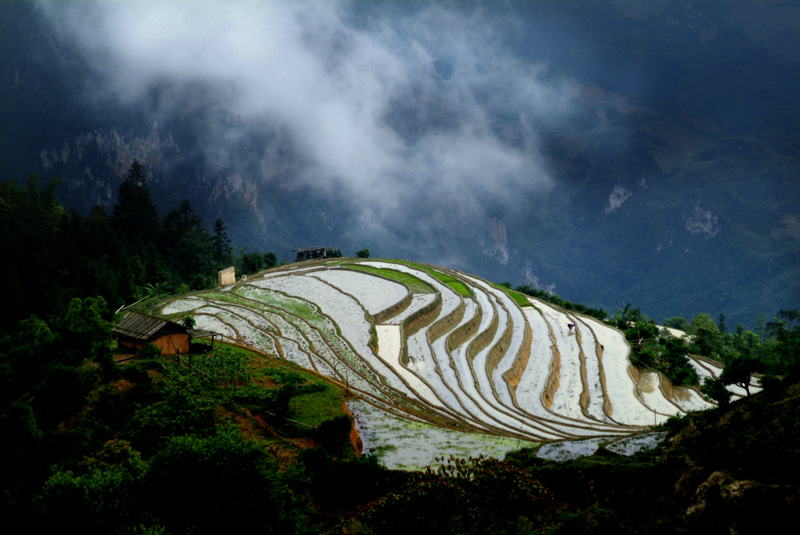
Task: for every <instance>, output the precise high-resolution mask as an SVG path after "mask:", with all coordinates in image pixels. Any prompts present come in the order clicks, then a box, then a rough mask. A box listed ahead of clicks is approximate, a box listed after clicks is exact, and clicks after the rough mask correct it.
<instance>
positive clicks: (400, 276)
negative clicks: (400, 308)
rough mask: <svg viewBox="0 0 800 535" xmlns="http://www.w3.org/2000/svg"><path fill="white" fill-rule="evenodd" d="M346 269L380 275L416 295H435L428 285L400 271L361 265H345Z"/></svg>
mask: <svg viewBox="0 0 800 535" xmlns="http://www.w3.org/2000/svg"><path fill="white" fill-rule="evenodd" d="M347 267H348V268H352V269H357V270H359V271H366V272H367V273H372V274H373V275H380V276H382V277H386V278H387V279H392V280H396V281H398V282H402V283H403V284H405V285H406V286H408V287H409V289H410V290H411V292H412V293H416V294H432V293H436V290H434V289H433V288H432V287H431V285H430V284H428V283H426V282H423V281H421V280H419V279H418V278H417V277H415V276H414V275H411V274H410V273H403V272H402V271H396V270H394V269H384V268H375V267H372V266H364V265H362V264H347Z"/></svg>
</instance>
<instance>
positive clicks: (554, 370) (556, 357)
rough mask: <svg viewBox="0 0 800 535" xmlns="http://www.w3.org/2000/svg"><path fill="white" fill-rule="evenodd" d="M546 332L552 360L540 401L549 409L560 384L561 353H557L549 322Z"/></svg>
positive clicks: (556, 345)
mask: <svg viewBox="0 0 800 535" xmlns="http://www.w3.org/2000/svg"><path fill="white" fill-rule="evenodd" d="M547 331H548V333H549V335H550V347H552V348H553V359H552V360H551V361H550V373H549V374H548V376H547V381H545V383H544V388H543V389H542V396H541V399H542V405H544V406H545V408H547V409H550V408H551V407H552V406H553V398H555V395H556V390H558V385H559V384H560V383H561V379H560V378H561V353H559V351H558V343H557V342H556V334H555V333H554V332H553V327H552V326H551V325H550V323H549V322H548V323H547Z"/></svg>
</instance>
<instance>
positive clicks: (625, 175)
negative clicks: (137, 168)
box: [0, 0, 800, 325]
mask: <svg viewBox="0 0 800 535" xmlns="http://www.w3.org/2000/svg"><path fill="white" fill-rule="evenodd" d="M798 28H800V6H796V5H793V4H792V3H779V2H771V1H755V0H754V1H742V2H716V1H710V0H707V1H695V2H688V1H649V2H626V1H623V0H617V1H610V0H609V1H602V2H588V1H586V2H584V1H571V2H564V1H560V2H556V1H540V2H524V1H509V2H507V3H505V4H504V5H503V7H497V5H496V4H495V3H482V2H472V3H444V2H443V3H441V4H438V5H428V4H427V3H422V2H417V3H406V2H403V3H400V2H376V3H369V4H367V3H360V2H352V3H332V2H331V3H318V2H308V3H305V2H291V3H288V2H287V3H284V2H270V3H266V4H265V5H260V4H255V3H248V2H232V3H226V4H224V5H223V4H219V5H217V4H216V3H214V2H206V3H202V4H200V5H199V6H198V7H197V8H191V7H190V6H189V4H187V3H184V2H162V3H158V4H156V3H151V2H141V3H140V2H127V3H122V2H119V3H117V2H106V3H102V4H94V3H87V2H81V3H61V2H52V1H40V2H35V3H30V2H24V1H12V2H4V3H3V4H2V6H0V29H2V32H0V41H2V47H3V50H4V51H5V60H4V61H3V62H2V64H0V80H2V81H0V92H1V93H0V114H1V115H0V117H1V118H2V124H3V130H2V135H1V136H0V155H1V156H2V158H0V177H2V178H3V179H10V178H12V177H15V178H18V179H21V178H23V177H24V176H25V175H27V174H28V173H29V172H36V173H37V174H39V175H40V176H41V177H43V178H49V177H51V176H59V177H62V178H63V184H62V185H61V187H60V189H59V195H60V197H61V199H62V201H63V202H64V203H65V204H66V205H68V206H71V207H73V208H74V209H76V210H78V211H79V212H82V213H88V211H89V210H90V209H91V208H92V207H93V206H95V205H97V204H99V205H101V206H103V207H105V208H106V209H107V210H110V207H111V206H113V204H114V203H115V201H116V191H117V188H118V187H119V184H120V183H121V182H122V180H123V178H124V176H125V175H126V173H127V170H128V168H129V166H130V162H131V160H132V159H133V158H137V159H139V161H140V162H141V163H142V165H143V167H144V168H145V171H146V173H147V176H148V181H149V184H150V186H151V189H152V191H153V195H154V199H155V200H156V202H157V204H158V205H159V209H160V210H161V211H162V214H163V213H166V212H167V211H169V210H171V209H174V208H175V207H176V206H177V205H178V203H179V202H180V201H181V200H183V199H188V200H190V202H191V204H192V206H193V207H194V208H195V210H196V211H197V213H198V214H199V215H200V216H201V217H202V218H203V220H205V221H214V220H215V219H216V218H217V217H221V218H223V219H224V220H225V222H226V225H227V227H228V229H229V233H230V235H231V237H232V238H233V241H234V243H235V244H236V245H239V246H244V245H248V246H249V249H251V250H258V251H265V250H273V251H275V252H277V253H278V256H279V258H280V257H282V258H286V259H291V249H292V248H295V247H300V246H306V245H317V244H326V245H331V246H334V247H337V248H340V249H342V250H343V251H345V252H346V253H350V254H352V252H354V251H355V250H357V249H360V248H363V247H368V248H369V249H370V251H372V254H373V256H391V257H406V258H412V259H418V260H424V261H427V262H432V263H437V264H441V265H445V266H449V267H454V268H458V269H463V270H466V271H469V272H473V273H477V274H480V275H481V276H484V277H486V278H489V279H492V280H496V281H502V280H508V281H509V282H512V283H513V284H532V285H534V286H538V287H541V288H548V289H550V290H552V291H555V292H556V293H558V294H560V295H562V296H563V297H564V298H566V299H571V300H576V301H581V302H585V303H587V304H588V305H590V306H600V307H603V308H605V309H606V310H609V311H612V312H613V311H614V310H616V309H617V308H620V307H621V306H623V304H624V303H627V302H633V303H634V304H635V305H636V306H639V307H641V309H642V310H643V311H644V312H646V313H647V314H649V315H650V316H652V317H654V318H656V319H659V320H660V319H662V318H663V317H665V316H673V315H678V314H684V315H685V316H687V317H691V316H694V315H695V314H697V313H698V312H710V313H711V314H712V315H716V314H718V313H719V312H724V313H725V315H726V317H727V318H728V321H729V322H730V323H736V322H743V323H745V324H748V325H751V324H752V323H753V322H754V321H755V319H756V315H757V314H758V313H760V312H765V313H772V312H773V311H774V310H777V309H780V308H795V307H796V306H797V301H798V298H800V282H798V281H800V186H799V185H798V184H800V182H798V179H799V178H800V176H798V175H799V174H800V128H799V127H800V109H798V108H799V106H800V104H798V102H797V100H796V96H795V92H796V88H797V87H798V86H800V68H798V67H799V65H800V63H798V62H800V31H799V30H798Z"/></svg>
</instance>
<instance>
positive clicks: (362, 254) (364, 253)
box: [356, 249, 369, 258]
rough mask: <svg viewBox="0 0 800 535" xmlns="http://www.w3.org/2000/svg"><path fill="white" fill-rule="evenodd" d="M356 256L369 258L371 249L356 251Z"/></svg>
mask: <svg viewBox="0 0 800 535" xmlns="http://www.w3.org/2000/svg"><path fill="white" fill-rule="evenodd" d="M356 256H357V257H358V258H369V249H361V250H360V251H356Z"/></svg>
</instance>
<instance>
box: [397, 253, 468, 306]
mask: <svg viewBox="0 0 800 535" xmlns="http://www.w3.org/2000/svg"><path fill="white" fill-rule="evenodd" d="M393 262H397V263H398V264H403V265H406V266H408V267H413V268H414V269H419V270H421V271H424V272H426V273H428V274H429V275H430V276H432V277H435V278H436V279H437V280H438V281H439V282H441V283H443V284H446V285H447V286H449V287H450V288H452V289H453V290H455V292H456V293H458V295H460V296H461V297H472V291H471V290H470V289H469V288H468V287H467V285H466V284H464V283H463V282H461V281H460V280H458V279H457V278H455V277H453V276H451V275H447V274H446V273H442V272H441V271H436V270H435V269H432V268H429V267H427V266H423V265H420V264H417V263H415V262H409V261H408V260H393Z"/></svg>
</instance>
